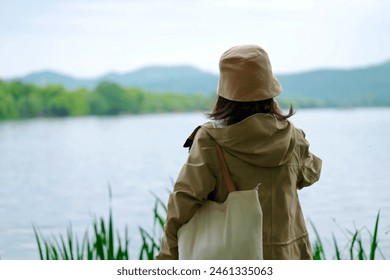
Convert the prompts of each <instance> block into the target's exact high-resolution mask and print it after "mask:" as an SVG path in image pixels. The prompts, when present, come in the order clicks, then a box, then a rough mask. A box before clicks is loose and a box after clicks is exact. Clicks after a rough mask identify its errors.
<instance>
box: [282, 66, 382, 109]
mask: <svg viewBox="0 0 390 280" xmlns="http://www.w3.org/2000/svg"><path fill="white" fill-rule="evenodd" d="M277 78H278V80H279V81H280V83H281V84H282V86H283V91H284V93H285V94H284V95H285V97H287V98H292V99H297V98H298V99H299V98H307V99H312V100H322V101H323V102H324V103H325V105H347V104H349V105H357V104H360V105H381V104H380V103H381V102H385V103H386V104H387V106H389V105H390V61H387V62H385V63H383V64H379V65H375V66H370V67H364V68H355V69H348V70H340V69H329V70H318V71H311V72H306V73H298V74H290V75H279V76H277ZM383 105H385V104H383Z"/></svg>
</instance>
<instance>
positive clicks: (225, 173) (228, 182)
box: [216, 144, 236, 193]
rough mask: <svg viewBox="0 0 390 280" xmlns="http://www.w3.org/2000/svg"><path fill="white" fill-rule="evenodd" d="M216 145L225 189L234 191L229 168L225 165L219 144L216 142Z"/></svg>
mask: <svg viewBox="0 0 390 280" xmlns="http://www.w3.org/2000/svg"><path fill="white" fill-rule="evenodd" d="M216 147H217V154H218V158H219V162H220V164H221V169H222V173H223V177H224V179H225V184H226V189H227V191H228V192H229V193H231V192H234V191H236V187H235V186H234V183H233V181H232V178H231V177H230V173H229V169H228V167H227V164H226V159H225V157H224V155H223V151H222V148H221V146H220V145H219V144H216Z"/></svg>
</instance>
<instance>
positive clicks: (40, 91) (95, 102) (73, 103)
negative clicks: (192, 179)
mask: <svg viewBox="0 0 390 280" xmlns="http://www.w3.org/2000/svg"><path fill="white" fill-rule="evenodd" d="M213 100H214V97H213V96H206V95H202V94H198V95H181V94H178V93H152V92H147V91H144V90H142V89H139V88H123V87H121V86H119V85H117V84H114V83H111V82H101V83H100V84H98V85H97V86H96V88H95V89H93V90H87V89H84V88H80V89H77V90H73V91H69V90H66V89H65V88H64V87H63V86H60V85H47V86H44V87H38V86H36V85H33V84H24V83H21V82H20V81H12V82H5V81H0V119H21V118H34V117H65V116H85V115H119V114H141V113H159V112H184V111H186V112H188V111H206V110H209V109H210V107H211V105H212V102H213Z"/></svg>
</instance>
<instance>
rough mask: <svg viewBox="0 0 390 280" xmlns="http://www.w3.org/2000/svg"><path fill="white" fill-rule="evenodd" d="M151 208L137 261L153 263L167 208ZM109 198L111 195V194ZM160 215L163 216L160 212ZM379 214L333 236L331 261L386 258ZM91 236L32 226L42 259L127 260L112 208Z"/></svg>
mask: <svg viewBox="0 0 390 280" xmlns="http://www.w3.org/2000/svg"><path fill="white" fill-rule="evenodd" d="M155 198H156V201H155V204H154V208H153V213H154V222H153V230H152V232H149V231H147V230H146V229H145V228H143V227H139V233H140V235H141V239H142V244H141V245H140V251H139V256H138V258H139V259H140V260H145V259H147V260H153V259H155V256H156V255H157V253H158V251H159V250H160V240H161V236H162V232H163V229H164V222H165V216H166V212H167V208H166V206H165V203H164V202H163V201H162V200H161V199H160V198H159V197H157V196H155ZM110 199H111V192H110ZM161 212H162V213H161ZM379 217H380V213H379V212H378V214H377V217H376V221H375V226H374V230H373V232H370V231H369V230H368V229H367V228H365V227H364V228H362V229H360V230H358V229H355V230H354V231H350V230H346V233H345V234H346V236H347V239H348V241H347V244H346V245H344V246H342V247H341V246H340V245H339V243H338V241H337V240H336V238H335V236H334V235H332V237H333V247H334V252H333V253H334V259H336V260H342V259H350V260H374V259H376V258H377V256H378V254H377V253H378V252H379V254H380V255H381V258H382V259H385V257H384V256H383V254H382V252H381V251H380V249H379V247H378V226H379ZM310 224H311V226H312V228H313V230H314V233H315V240H314V243H313V246H312V247H313V259H314V260H326V259H327V258H326V255H327V254H325V250H324V246H323V242H322V240H321V237H320V235H319V233H318V231H317V229H316V227H315V226H314V224H313V223H312V222H311V221H310ZM92 228H93V233H92V234H89V233H88V230H86V231H85V233H84V236H83V238H82V239H79V238H78V237H77V236H75V235H74V233H73V230H72V226H71V225H70V226H69V227H68V230H67V234H66V236H62V235H59V237H56V236H54V235H53V236H52V237H51V238H47V237H44V236H43V235H42V233H41V232H40V230H39V228H38V227H37V226H35V225H34V226H33V229H34V233H35V239H36V242H37V245H38V250H39V256H40V259H41V260H128V259H130V253H129V237H128V229H127V227H126V228H125V232H124V235H123V237H122V236H121V235H120V233H119V231H116V233H115V231H114V222H113V218H112V211H111V207H110V210H109V216H108V220H105V219H104V218H102V217H100V218H99V219H97V218H95V219H94V220H93V222H92ZM363 232H367V233H368V234H369V236H370V242H369V244H368V247H369V249H368V250H367V249H365V246H364V245H363V243H364V242H363V240H364V238H363Z"/></svg>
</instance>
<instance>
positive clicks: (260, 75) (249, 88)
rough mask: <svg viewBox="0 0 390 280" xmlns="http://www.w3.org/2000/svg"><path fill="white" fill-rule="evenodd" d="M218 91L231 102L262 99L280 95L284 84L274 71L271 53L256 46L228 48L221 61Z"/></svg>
mask: <svg viewBox="0 0 390 280" xmlns="http://www.w3.org/2000/svg"><path fill="white" fill-rule="evenodd" d="M219 70H220V76H219V83H218V90H217V94H218V95H219V96H221V97H223V98H226V99H229V100H232V101H241V102H246V101H260V100H266V99H270V98H273V97H275V96H277V95H278V94H279V93H280V92H281V91H282V87H281V85H280V84H279V82H278V80H276V78H275V76H274V75H273V74H272V67H271V63H270V61H269V58H268V54H267V53H266V52H265V51H264V50H263V49H262V48H261V47H259V46H257V45H240V46H235V47H232V48H230V49H228V50H227V51H226V52H224V53H223V54H222V56H221V59H220V60H219Z"/></svg>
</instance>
